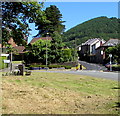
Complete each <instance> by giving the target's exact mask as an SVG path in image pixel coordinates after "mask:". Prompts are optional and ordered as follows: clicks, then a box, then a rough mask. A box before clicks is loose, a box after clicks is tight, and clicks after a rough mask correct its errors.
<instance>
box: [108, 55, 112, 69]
mask: <svg viewBox="0 0 120 116" xmlns="http://www.w3.org/2000/svg"><path fill="white" fill-rule="evenodd" d="M109 57H110V71H112V54H109Z"/></svg>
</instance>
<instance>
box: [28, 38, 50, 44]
mask: <svg viewBox="0 0 120 116" xmlns="http://www.w3.org/2000/svg"><path fill="white" fill-rule="evenodd" d="M39 39H42V40H52V38H51V37H37V38H33V39H32V40H31V42H30V44H32V43H34V42H36V41H37V40H39Z"/></svg>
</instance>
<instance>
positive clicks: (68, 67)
mask: <svg viewBox="0 0 120 116" xmlns="http://www.w3.org/2000/svg"><path fill="white" fill-rule="evenodd" d="M29 67H30V69H34V68H39V69H41V68H42V69H43V68H46V65H36V64H35V65H30V66H29ZM61 67H64V68H65V69H71V68H72V67H71V66H66V65H49V66H48V68H49V69H52V68H61Z"/></svg>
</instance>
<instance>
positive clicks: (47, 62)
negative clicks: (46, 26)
mask: <svg viewBox="0 0 120 116" xmlns="http://www.w3.org/2000/svg"><path fill="white" fill-rule="evenodd" d="M48 35H49V33H47V36H46V67H47V64H48V51H47V48H48V47H47V40H48Z"/></svg>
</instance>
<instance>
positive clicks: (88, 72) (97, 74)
mask: <svg viewBox="0 0 120 116" xmlns="http://www.w3.org/2000/svg"><path fill="white" fill-rule="evenodd" d="M35 71H37V72H52V73H68V74H77V75H86V76H92V77H97V78H105V79H110V80H116V81H120V79H119V76H120V73H117V72H100V71H91V70H83V71H49V70H48V71H38V70H34V71H33V72H35Z"/></svg>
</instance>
